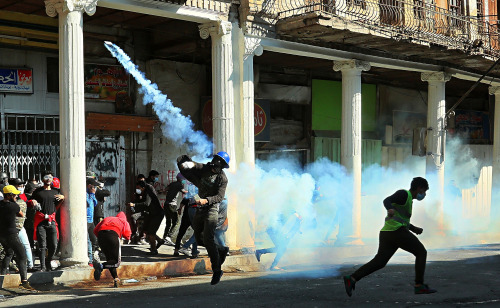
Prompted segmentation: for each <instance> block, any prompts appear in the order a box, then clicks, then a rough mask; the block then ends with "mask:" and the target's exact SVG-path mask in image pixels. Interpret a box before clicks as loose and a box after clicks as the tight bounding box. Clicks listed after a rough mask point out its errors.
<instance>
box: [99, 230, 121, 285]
mask: <svg viewBox="0 0 500 308" xmlns="http://www.w3.org/2000/svg"><path fill="white" fill-rule="evenodd" d="M97 241H98V242H99V247H101V250H102V252H103V253H104V255H105V256H106V262H104V263H103V264H102V266H103V268H107V269H108V270H109V272H110V273H111V276H112V277H113V278H118V273H117V272H116V269H117V268H118V267H119V266H120V263H121V260H122V258H121V249H120V239H119V238H118V234H116V232H115V231H112V230H102V231H99V233H98V234H97Z"/></svg>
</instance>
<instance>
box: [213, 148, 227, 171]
mask: <svg viewBox="0 0 500 308" xmlns="http://www.w3.org/2000/svg"><path fill="white" fill-rule="evenodd" d="M214 156H219V157H220V158H222V160H223V161H224V162H225V165H224V166H223V167H224V168H229V154H227V153H226V152H224V151H220V152H218V153H217V154H215V155H214Z"/></svg>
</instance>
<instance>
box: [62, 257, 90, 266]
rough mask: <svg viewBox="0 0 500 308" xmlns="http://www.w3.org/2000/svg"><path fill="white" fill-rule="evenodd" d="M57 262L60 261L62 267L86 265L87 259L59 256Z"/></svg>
mask: <svg viewBox="0 0 500 308" xmlns="http://www.w3.org/2000/svg"><path fill="white" fill-rule="evenodd" d="M59 262H61V266H62V267H88V261H82V260H77V259H73V258H61V259H59Z"/></svg>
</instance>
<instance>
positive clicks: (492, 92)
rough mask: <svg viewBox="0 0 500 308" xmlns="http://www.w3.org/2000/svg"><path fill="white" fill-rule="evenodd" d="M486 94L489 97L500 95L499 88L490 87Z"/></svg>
mask: <svg viewBox="0 0 500 308" xmlns="http://www.w3.org/2000/svg"><path fill="white" fill-rule="evenodd" d="M488 92H489V93H490V95H499V94H500V87H499V86H490V87H489V88H488Z"/></svg>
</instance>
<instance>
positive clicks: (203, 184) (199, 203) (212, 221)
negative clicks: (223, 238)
mask: <svg viewBox="0 0 500 308" xmlns="http://www.w3.org/2000/svg"><path fill="white" fill-rule="evenodd" d="M177 166H178V167H179V171H180V172H181V174H182V175H183V176H184V177H185V178H186V179H187V180H188V181H190V182H191V183H193V184H194V185H195V186H196V187H198V196H195V199H196V205H195V206H196V215H195V216H194V218H193V222H192V225H193V229H194V235H195V237H196V242H197V243H198V245H202V246H205V248H206V249H207V252H208V256H209V257H210V262H211V263H212V270H213V276H212V281H211V284H212V285H214V284H217V283H218V282H219V281H220V279H221V277H222V269H221V266H222V264H223V263H224V261H225V259H226V255H227V253H228V252H229V247H224V246H218V245H217V244H216V242H215V229H216V228H217V220H218V216H219V204H220V203H221V202H222V200H224V196H225V194H226V187H227V177H226V175H225V173H224V171H223V170H222V169H225V168H229V155H228V154H227V153H226V152H222V151H221V152H218V153H217V154H215V155H214V157H213V159H212V161H211V162H209V163H207V164H201V163H197V162H194V161H192V160H191V158H190V157H189V156H187V155H182V156H180V157H179V158H177Z"/></svg>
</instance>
